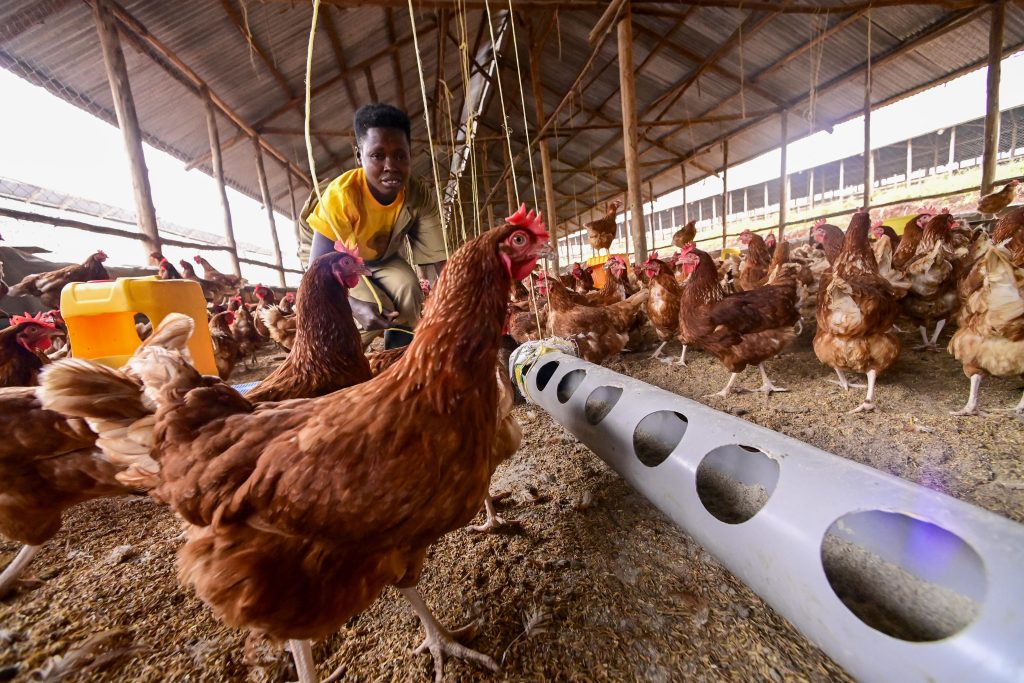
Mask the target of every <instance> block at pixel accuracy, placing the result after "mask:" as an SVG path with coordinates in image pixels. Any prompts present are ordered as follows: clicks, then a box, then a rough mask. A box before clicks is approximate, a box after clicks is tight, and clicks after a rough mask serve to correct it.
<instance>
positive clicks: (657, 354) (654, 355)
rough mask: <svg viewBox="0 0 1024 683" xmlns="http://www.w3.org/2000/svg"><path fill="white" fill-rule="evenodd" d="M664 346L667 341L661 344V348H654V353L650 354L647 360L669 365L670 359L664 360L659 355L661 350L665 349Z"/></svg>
mask: <svg viewBox="0 0 1024 683" xmlns="http://www.w3.org/2000/svg"><path fill="white" fill-rule="evenodd" d="M665 344H668V342H667V341H663V342H661V346H659V347H658V348H656V349H655V350H654V353H652V354H651V356H650V358H648V359H647V360H655V359H657V360H660V361H661V362H662V363H671V362H672V359H671V358H666V357H664V356H662V355H661V350H662V349H663V348H665Z"/></svg>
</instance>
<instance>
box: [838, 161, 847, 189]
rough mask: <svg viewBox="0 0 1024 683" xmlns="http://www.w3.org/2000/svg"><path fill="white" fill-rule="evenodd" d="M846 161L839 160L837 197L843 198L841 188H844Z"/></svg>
mask: <svg viewBox="0 0 1024 683" xmlns="http://www.w3.org/2000/svg"><path fill="white" fill-rule="evenodd" d="M845 175H846V160H845V159H840V160H839V196H840V197H842V196H843V188H844V187H846V178H845V177H844V176H845Z"/></svg>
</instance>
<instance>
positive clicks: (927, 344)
mask: <svg viewBox="0 0 1024 683" xmlns="http://www.w3.org/2000/svg"><path fill="white" fill-rule="evenodd" d="M945 326H946V320H945V318H943V319H942V320H940V321H939V322H938V323H936V325H935V333H934V334H932V338H931V339H928V330H927V328H925V326H924V325H920V326H919V327H918V328H917V329H919V330H920V331H921V340H922V341H923V342H924V343H923V344H921V345H920V346H915V347H914V350H915V351H934V352H935V353H938V352H939V347H938V345H937V344H936V342H938V341H939V335H940V334H942V328H943V327H945Z"/></svg>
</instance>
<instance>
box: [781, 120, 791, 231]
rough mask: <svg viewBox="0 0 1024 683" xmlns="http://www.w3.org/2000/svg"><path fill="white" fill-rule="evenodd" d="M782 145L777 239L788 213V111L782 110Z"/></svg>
mask: <svg viewBox="0 0 1024 683" xmlns="http://www.w3.org/2000/svg"><path fill="white" fill-rule="evenodd" d="M781 144H782V146H781V147H780V152H781V154H779V241H780V242H781V241H782V234H783V233H784V232H785V231H786V219H787V218H788V216H787V214H788V213H789V168H787V166H788V165H789V154H788V152H789V150H788V148H789V112H788V111H783V112H782V143H781Z"/></svg>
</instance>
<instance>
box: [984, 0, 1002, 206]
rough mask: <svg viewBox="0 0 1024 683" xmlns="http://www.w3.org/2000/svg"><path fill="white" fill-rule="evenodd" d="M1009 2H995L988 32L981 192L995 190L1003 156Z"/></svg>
mask: <svg viewBox="0 0 1024 683" xmlns="http://www.w3.org/2000/svg"><path fill="white" fill-rule="evenodd" d="M1005 23H1006V4H1005V2H1004V1H1003V0H998V1H997V2H995V3H993V4H992V21H991V24H989V33H988V81H987V83H986V86H985V88H986V90H985V148H984V151H983V152H982V157H981V195H982V196H985V195H987V194H988V193H990V192H992V190H993V189H995V188H993V187H992V183H993V181H994V180H995V179H996V162H998V160H999V80H1000V78H1001V77H1002V61H1003V27H1004V26H1005Z"/></svg>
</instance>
